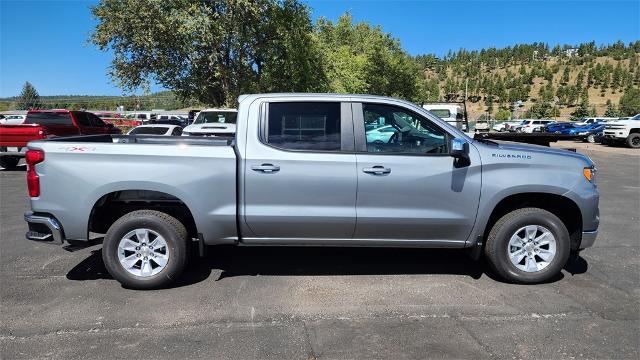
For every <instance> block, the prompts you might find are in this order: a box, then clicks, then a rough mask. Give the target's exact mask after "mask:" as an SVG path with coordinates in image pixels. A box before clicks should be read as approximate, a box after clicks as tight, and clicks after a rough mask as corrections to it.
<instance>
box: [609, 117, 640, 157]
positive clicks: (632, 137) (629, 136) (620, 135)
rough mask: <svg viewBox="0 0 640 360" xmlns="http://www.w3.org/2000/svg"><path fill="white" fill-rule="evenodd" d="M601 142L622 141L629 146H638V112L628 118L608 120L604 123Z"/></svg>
mask: <svg viewBox="0 0 640 360" xmlns="http://www.w3.org/2000/svg"><path fill="white" fill-rule="evenodd" d="M602 142H603V143H604V144H606V143H624V144H626V145H627V146H628V147H630V148H634V149H639V148H640V114H637V115H636V116H634V117H632V118H631V119H628V120H618V121H610V122H608V123H607V124H606V125H605V128H604V133H603V138H602Z"/></svg>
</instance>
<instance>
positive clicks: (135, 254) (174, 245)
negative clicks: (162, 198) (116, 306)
mask: <svg viewBox="0 0 640 360" xmlns="http://www.w3.org/2000/svg"><path fill="white" fill-rule="evenodd" d="M102 259H103V261H104V264H105V266H106V268H107V270H108V271H109V273H110V274H111V276H113V278H114V279H116V280H118V282H120V283H121V284H122V285H124V286H125V287H127V288H131V289H156V288H161V287H166V286H168V285H170V284H171V283H173V282H174V281H175V280H176V279H177V278H178V277H179V276H180V274H181V273H182V271H183V270H184V269H185V267H186V266H187V260H188V251H187V230H186V229H185V227H184V225H183V224H182V223H180V221H178V220H177V219H176V218H174V217H172V216H169V215H167V214H165V213H163V212H159V211H154V210H137V211H133V212H130V213H128V214H126V215H124V216H122V217H121V218H120V219H118V220H117V221H116V222H115V223H113V225H111V227H110V228H109V230H108V231H107V234H106V236H105V238H104V243H103V247H102Z"/></svg>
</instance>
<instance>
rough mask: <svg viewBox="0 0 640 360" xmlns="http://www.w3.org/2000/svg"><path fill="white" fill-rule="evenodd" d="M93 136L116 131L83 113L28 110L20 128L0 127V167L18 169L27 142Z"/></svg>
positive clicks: (88, 113)
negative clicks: (59, 137) (16, 167)
mask: <svg viewBox="0 0 640 360" xmlns="http://www.w3.org/2000/svg"><path fill="white" fill-rule="evenodd" d="M93 134H120V129H118V128H116V127H114V126H113V125H111V124H107V123H105V122H104V121H102V119H100V118H99V117H97V116H96V115H94V114H92V113H90V112H86V111H70V110H29V112H27V118H26V119H25V120H24V123H23V124H21V125H4V124H3V125H0V167H3V168H12V167H15V166H16V165H18V162H19V161H20V158H23V157H24V153H25V151H26V146H27V143H28V142H29V141H33V140H39V139H46V138H50V137H54V136H71V135H93Z"/></svg>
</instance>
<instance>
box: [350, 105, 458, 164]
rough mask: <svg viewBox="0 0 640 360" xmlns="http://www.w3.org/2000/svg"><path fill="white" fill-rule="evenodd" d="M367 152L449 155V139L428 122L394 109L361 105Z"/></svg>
mask: <svg viewBox="0 0 640 360" xmlns="http://www.w3.org/2000/svg"><path fill="white" fill-rule="evenodd" d="M362 109H363V115H364V123H365V129H366V128H367V127H368V126H369V127H370V125H377V126H379V127H377V128H375V129H373V130H369V131H366V137H367V152H372V153H410V154H446V153H447V152H448V149H447V136H446V133H445V131H444V130H442V129H440V128H439V127H437V126H436V125H435V124H433V123H432V122H431V121H429V120H428V119H426V118H424V117H422V116H420V115H417V114H415V113H413V112H411V111H408V110H405V109H403V108H399V107H396V106H392V105H381V104H362Z"/></svg>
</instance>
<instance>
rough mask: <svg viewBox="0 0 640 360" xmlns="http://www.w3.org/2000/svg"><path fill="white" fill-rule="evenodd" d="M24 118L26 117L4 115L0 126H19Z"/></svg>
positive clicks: (0, 120)
mask: <svg viewBox="0 0 640 360" xmlns="http://www.w3.org/2000/svg"><path fill="white" fill-rule="evenodd" d="M26 118H27V115H4V117H3V118H2V119H0V124H7V125H20V124H22V123H23V122H24V119H26Z"/></svg>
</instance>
